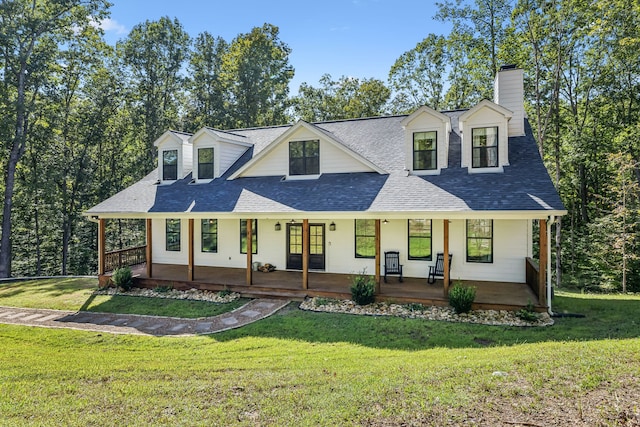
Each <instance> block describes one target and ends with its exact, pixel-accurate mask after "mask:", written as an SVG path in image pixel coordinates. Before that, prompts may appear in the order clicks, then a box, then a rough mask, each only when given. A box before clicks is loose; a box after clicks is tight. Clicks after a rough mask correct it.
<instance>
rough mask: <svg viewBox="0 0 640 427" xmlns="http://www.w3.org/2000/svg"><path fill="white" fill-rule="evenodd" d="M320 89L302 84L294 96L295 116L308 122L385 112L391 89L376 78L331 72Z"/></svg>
mask: <svg viewBox="0 0 640 427" xmlns="http://www.w3.org/2000/svg"><path fill="white" fill-rule="evenodd" d="M320 84H321V87H320V88H315V87H313V86H310V85H308V84H307V83H302V85H300V89H299V93H300V94H299V95H298V96H297V97H296V98H294V99H293V101H292V103H293V111H294V115H295V116H297V117H299V118H301V119H302V120H306V121H309V122H319V121H327V120H339V119H353V118H360V117H372V116H377V115H380V114H383V113H384V110H385V105H386V103H387V101H388V100H389V96H390V94H391V91H390V90H389V89H388V88H387V87H386V86H385V85H384V83H383V82H381V81H380V80H377V79H362V80H360V79H357V78H354V77H345V76H342V77H341V78H340V79H339V80H337V81H335V80H333V79H332V78H331V75H329V74H325V75H323V76H322V77H321V78H320Z"/></svg>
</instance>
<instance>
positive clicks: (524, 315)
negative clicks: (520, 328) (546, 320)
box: [516, 301, 539, 322]
mask: <svg viewBox="0 0 640 427" xmlns="http://www.w3.org/2000/svg"><path fill="white" fill-rule="evenodd" d="M516 316H517V317H519V318H520V319H522V320H524V321H525V322H535V321H537V320H538V318H539V317H538V313H536V311H535V309H534V307H533V304H532V303H531V301H529V304H527V306H526V307H525V308H522V309H520V310H518V311H517V312H516Z"/></svg>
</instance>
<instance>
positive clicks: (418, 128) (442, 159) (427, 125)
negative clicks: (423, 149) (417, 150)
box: [405, 112, 449, 175]
mask: <svg viewBox="0 0 640 427" xmlns="http://www.w3.org/2000/svg"><path fill="white" fill-rule="evenodd" d="M430 131H436V132H437V147H436V150H437V155H438V164H437V169H436V171H435V172H434V171H420V170H419V171H415V172H414V173H415V174H416V175H419V174H432V173H440V169H442V168H446V167H447V162H448V158H447V155H448V152H449V132H448V131H447V123H446V122H443V121H442V120H440V119H439V118H437V117H434V116H433V115H431V114H428V113H426V112H424V113H422V114H420V115H418V116H417V117H415V118H414V119H413V120H411V122H409V123H408V124H407V126H406V127H405V168H406V169H407V170H410V171H413V134H414V132H430Z"/></svg>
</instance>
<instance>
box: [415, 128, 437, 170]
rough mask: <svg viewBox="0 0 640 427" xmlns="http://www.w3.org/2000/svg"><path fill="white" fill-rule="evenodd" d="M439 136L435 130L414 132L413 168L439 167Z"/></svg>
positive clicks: (427, 168)
mask: <svg viewBox="0 0 640 427" xmlns="http://www.w3.org/2000/svg"><path fill="white" fill-rule="evenodd" d="M437 136H438V133H437V132H435V131H433V132H415V133H414V134H413V169H414V170H432V169H437V168H438V163H437V156H436V153H437V150H436V148H437Z"/></svg>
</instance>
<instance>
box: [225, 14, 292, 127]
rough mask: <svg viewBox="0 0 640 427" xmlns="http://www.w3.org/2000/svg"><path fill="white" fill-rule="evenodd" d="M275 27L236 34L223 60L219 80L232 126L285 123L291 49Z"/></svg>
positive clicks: (290, 75) (290, 77)
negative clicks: (224, 92)
mask: <svg viewBox="0 0 640 427" xmlns="http://www.w3.org/2000/svg"><path fill="white" fill-rule="evenodd" d="M278 34H279V29H278V27H276V26H275V25H271V24H264V25H263V26H262V27H260V28H258V27H256V28H254V29H253V30H251V32H250V33H247V34H240V35H239V36H237V37H236V38H235V39H234V40H233V41H232V42H231V44H230V46H229V50H228V51H227V52H226V53H225V55H224V57H223V64H222V69H221V79H222V83H223V86H224V88H225V91H226V92H227V96H228V99H229V111H230V113H231V117H232V118H233V121H234V123H233V126H234V127H247V126H268V125H275V124H281V123H283V122H285V121H286V114H285V112H286V109H287V107H288V95H289V82H290V81H291V79H292V78H293V74H294V70H293V67H292V66H291V65H290V64H289V54H290V53H291V49H290V48H289V46H288V45H287V44H285V43H284V42H282V41H281V40H280V39H279V37H278Z"/></svg>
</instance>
